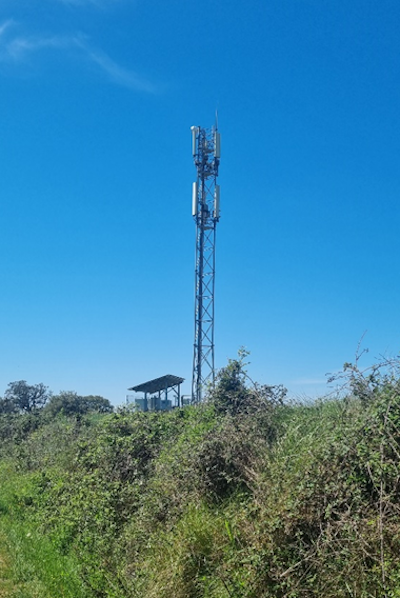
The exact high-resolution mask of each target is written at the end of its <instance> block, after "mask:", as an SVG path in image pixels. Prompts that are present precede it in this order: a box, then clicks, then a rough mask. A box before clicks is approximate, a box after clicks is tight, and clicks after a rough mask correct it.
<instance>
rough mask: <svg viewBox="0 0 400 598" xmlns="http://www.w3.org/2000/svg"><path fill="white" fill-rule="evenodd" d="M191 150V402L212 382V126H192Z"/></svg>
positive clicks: (215, 211) (215, 145) (215, 142)
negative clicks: (193, 268) (193, 239)
mask: <svg viewBox="0 0 400 598" xmlns="http://www.w3.org/2000/svg"><path fill="white" fill-rule="evenodd" d="M192 153H193V159H194V163H195V166H196V169H197V181H196V182H195V183H193V197H192V215H193V217H194V220H195V222H196V284H195V333H194V355H193V378H192V402H194V403H198V402H200V401H201V400H202V399H203V393H204V390H205V388H206V386H207V385H209V384H211V385H213V384H214V379H215V374H214V289H215V233H216V225H217V222H218V221H219V197H220V194H219V186H218V185H217V176H218V167H219V161H220V134H219V132H218V130H217V125H215V126H214V127H212V128H209V129H204V128H202V127H192Z"/></svg>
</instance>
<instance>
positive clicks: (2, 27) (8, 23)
mask: <svg viewBox="0 0 400 598" xmlns="http://www.w3.org/2000/svg"><path fill="white" fill-rule="evenodd" d="M12 24H13V20H12V19H8V21H4V23H1V24H0V38H2V37H3V35H4V33H5V32H6V31H7V29H9V28H10V27H11V25H12Z"/></svg>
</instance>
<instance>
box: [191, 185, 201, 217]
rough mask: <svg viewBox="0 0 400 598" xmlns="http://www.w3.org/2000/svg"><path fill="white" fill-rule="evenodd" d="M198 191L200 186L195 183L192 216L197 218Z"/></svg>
mask: <svg viewBox="0 0 400 598" xmlns="http://www.w3.org/2000/svg"><path fill="white" fill-rule="evenodd" d="M198 190H199V186H198V184H197V182H196V183H193V189H192V216H197V197H198Z"/></svg>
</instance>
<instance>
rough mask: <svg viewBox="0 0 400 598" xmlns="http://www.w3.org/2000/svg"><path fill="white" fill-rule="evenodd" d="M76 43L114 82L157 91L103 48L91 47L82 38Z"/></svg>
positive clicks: (151, 91)
mask: <svg viewBox="0 0 400 598" xmlns="http://www.w3.org/2000/svg"><path fill="white" fill-rule="evenodd" d="M76 44H77V45H78V46H79V47H80V48H81V49H82V51H83V52H84V53H85V55H86V57H87V58H88V59H89V60H90V61H91V62H93V63H94V64H96V65H97V66H98V67H100V69H101V70H102V71H103V73H105V74H106V75H107V76H108V77H109V79H110V80H111V81H113V82H114V83H117V84H118V85H122V86H124V87H129V88H130V89H137V90H139V91H145V92H147V93H155V91H156V88H155V86H154V85H153V84H152V83H150V81H147V80H146V79H144V78H142V77H140V76H139V75H137V74H136V73H135V72H134V71H132V70H130V69H126V68H124V67H122V66H120V65H119V64H117V63H116V62H115V61H114V60H112V58H110V57H109V56H108V55H107V54H105V53H104V52H102V51H101V50H97V49H94V48H92V47H90V46H89V45H88V44H87V42H85V41H83V40H82V39H81V40H76Z"/></svg>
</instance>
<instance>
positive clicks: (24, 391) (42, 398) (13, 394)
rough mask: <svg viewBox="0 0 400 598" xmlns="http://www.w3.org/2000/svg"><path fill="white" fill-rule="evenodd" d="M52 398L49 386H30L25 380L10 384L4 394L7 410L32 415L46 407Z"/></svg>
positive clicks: (41, 384)
mask: <svg viewBox="0 0 400 598" xmlns="http://www.w3.org/2000/svg"><path fill="white" fill-rule="evenodd" d="M49 397H50V393H49V392H48V386H45V385H44V384H43V383H42V382H40V383H39V384H33V385H32V386H30V385H29V384H27V382H26V381H25V380H19V381H17V382H10V384H9V385H8V387H7V390H6V391H5V393H4V399H3V401H6V403H5V404H6V405H7V409H9V410H10V409H12V410H14V411H17V412H19V413H32V412H34V411H37V410H38V409H41V408H42V407H44V405H45V404H46V403H47V401H48V399H49Z"/></svg>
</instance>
